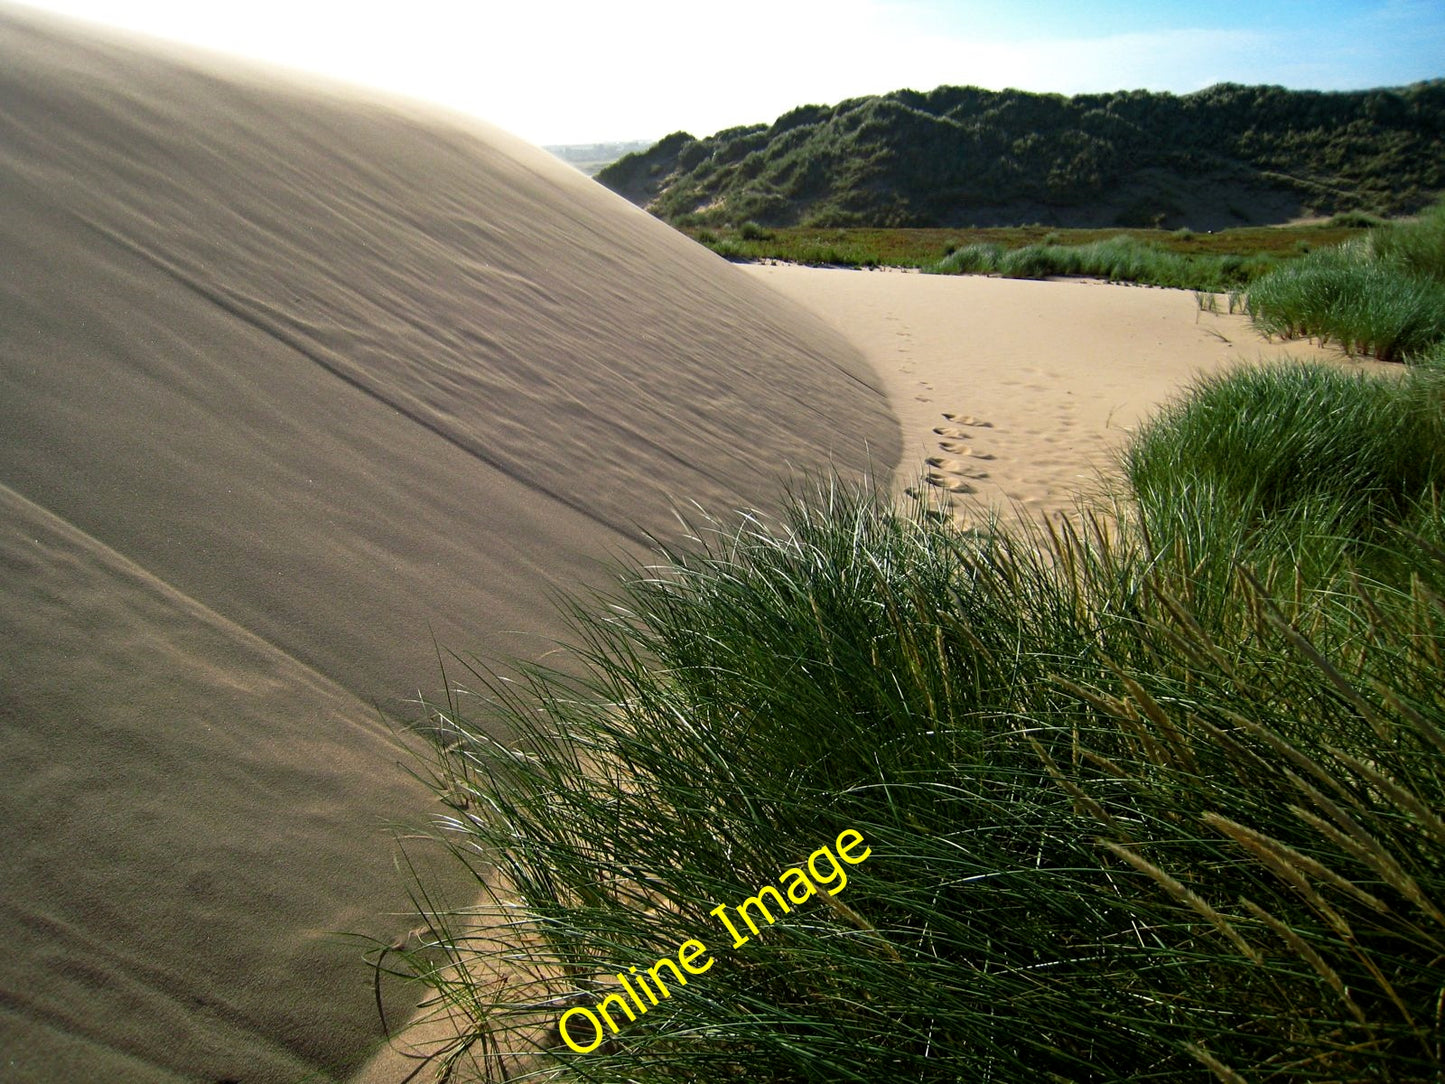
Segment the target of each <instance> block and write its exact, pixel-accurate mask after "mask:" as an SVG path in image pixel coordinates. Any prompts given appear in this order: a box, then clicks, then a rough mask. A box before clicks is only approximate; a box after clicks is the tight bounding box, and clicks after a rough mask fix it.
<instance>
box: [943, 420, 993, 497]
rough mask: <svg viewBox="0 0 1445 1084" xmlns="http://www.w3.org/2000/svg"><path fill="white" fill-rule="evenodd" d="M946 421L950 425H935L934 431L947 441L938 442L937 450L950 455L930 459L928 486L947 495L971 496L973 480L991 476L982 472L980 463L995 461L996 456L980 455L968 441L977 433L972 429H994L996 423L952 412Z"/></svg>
mask: <svg viewBox="0 0 1445 1084" xmlns="http://www.w3.org/2000/svg"><path fill="white" fill-rule="evenodd" d="M943 420H944V421H945V422H947V423H948V424H947V425H935V426H934V427H933V431H934V433H936V434H937V435H938V436H940V437H942V438H944V439H942V440H940V441H939V442H938V447H939V448H940V449H942V450H943V451H944V452H946V453H948V454H947V455H932V456H929V457H928V466H929V467H930V468H931V469H930V470H929V472H928V484H929V485H931V486H937V487H938V488H939V489H942V490H944V491H945V492H947V493H972V492H974V487H973V486H972V485H970V484H969V483H970V481H979V480H981V479H984V478H987V477H988V471H986V470H984V469H982V468H981V467H980V466H979V463H980V462H981V461H983V460H988V459H992V458H993V456H992V455H990V454H989V453H987V452H980V451H978V450H977V448H975V447H974V446H973V445H971V444H968V443H965V442H966V441H969V440H971V439H972V438H973V435H974V434H973V433H972V432H971V431H970V430H975V429H991V428H993V423H992V422H986V421H983V420H981V419H979V418H975V417H974V416H973V415H971V414H954V413H951V412H945V413H944V415H943Z"/></svg>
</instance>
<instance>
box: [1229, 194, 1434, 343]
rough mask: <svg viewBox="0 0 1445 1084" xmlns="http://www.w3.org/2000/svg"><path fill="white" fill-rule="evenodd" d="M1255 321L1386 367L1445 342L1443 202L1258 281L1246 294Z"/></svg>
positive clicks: (1274, 331)
mask: <svg viewBox="0 0 1445 1084" xmlns="http://www.w3.org/2000/svg"><path fill="white" fill-rule="evenodd" d="M1248 308H1249V312H1250V315H1251V316H1252V317H1253V319H1254V322H1255V323H1256V325H1258V326H1259V327H1260V328H1261V329H1262V330H1264V331H1266V332H1267V333H1270V334H1275V335H1280V336H1283V337H1286V338H1295V337H1302V336H1312V337H1314V338H1318V339H1320V340H1321V341H1323V342H1335V343H1338V344H1339V345H1340V346H1341V347H1343V348H1344V349H1346V350H1348V351H1351V352H1354V353H1359V354H1372V355H1374V356H1376V357H1379V358H1382V359H1384V360H1386V361H1404V360H1409V359H1412V358H1418V357H1420V356H1422V355H1425V354H1427V353H1429V352H1430V351H1431V350H1432V349H1434V348H1435V347H1436V345H1437V344H1439V343H1440V342H1442V341H1445V202H1442V203H1440V204H1437V205H1436V207H1435V208H1434V209H1433V210H1432V211H1431V212H1430V213H1428V214H1426V215H1424V216H1422V217H1421V218H1420V219H1419V220H1418V221H1416V222H1410V223H1397V224H1391V225H1387V226H1382V227H1379V228H1377V229H1374V230H1372V231H1370V233H1369V234H1367V235H1366V236H1365V237H1364V238H1361V239H1360V240H1357V241H1355V242H1352V243H1350V244H1347V245H1344V246H1341V247H1340V248H1336V249H1329V250H1325V251H1321V252H1312V253H1310V254H1309V255H1307V256H1305V257H1303V258H1302V259H1300V260H1298V261H1296V262H1294V263H1292V264H1290V265H1288V266H1286V267H1281V268H1279V269H1277V270H1275V271H1273V272H1272V273H1270V274H1268V275H1264V276H1263V277H1261V278H1259V280H1258V281H1256V282H1254V283H1253V284H1252V285H1251V286H1250V288H1249V294H1248Z"/></svg>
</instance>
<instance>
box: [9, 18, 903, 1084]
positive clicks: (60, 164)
mask: <svg viewBox="0 0 1445 1084" xmlns="http://www.w3.org/2000/svg"><path fill="white" fill-rule="evenodd" d="M0 101H3V102H4V108H3V110H0V249H3V251H4V252H5V266H4V268H3V271H0V505H3V508H4V513H3V516H0V562H3V567H4V575H3V578H0V720H3V724H4V728H5V729H4V733H5V747H4V755H3V756H0V822H3V823H4V825H5V833H4V839H3V842H0V869H3V871H4V873H3V878H4V891H3V899H0V934H3V937H4V941H5V943H6V946H7V950H6V952H5V954H4V957H3V960H0V1067H3V1068H0V1075H3V1076H4V1078H5V1079H6V1080H15V1081H27V1080H35V1081H55V1080H107V1081H154V1080H180V1079H186V1080H194V1079H208V1080H225V1079H235V1080H246V1081H252V1082H257V1081H287V1082H293V1081H295V1080H298V1079H302V1078H303V1077H304V1078H307V1079H333V1078H336V1077H338V1076H341V1075H344V1074H346V1073H348V1072H350V1071H351V1070H352V1069H354V1068H355V1066H356V1064H357V1063H358V1061H359V1060H360V1059H361V1058H362V1057H363V1056H364V1055H365V1053H366V1052H367V1049H368V1047H369V1046H370V1045H372V1044H374V1043H375V1042H376V1041H377V1038H378V1026H377V1019H376V1011H375V1008H374V1006H373V1005H372V1003H371V989H370V975H369V974H368V972H367V971H366V969H365V967H364V966H363V965H362V963H361V950H360V947H359V946H358V945H355V944H345V943H341V942H338V940H337V939H336V937H335V934H336V933H337V932H359V933H366V934H371V935H374V936H376V937H378V938H381V939H383V940H391V939H392V938H393V937H394V936H395V935H396V933H398V932H404V931H405V929H407V928H408V926H409V923H408V921H407V919H406V917H405V915H404V914H402V912H405V911H407V910H408V906H407V901H406V898H405V895H404V891H403V888H404V884H403V879H402V877H401V876H400V874H398V873H397V871H396V870H395V869H394V867H393V864H392V863H393V854H394V847H393V845H392V843H391V840H390V837H389V835H388V834H387V831H386V828H385V826H386V824H387V823H388V822H405V821H413V822H415V821H419V820H422V819H424V818H425V816H426V815H427V814H428V813H429V812H430V810H431V809H432V808H434V806H433V804H432V803H431V802H430V800H429V799H428V796H427V795H426V794H425V793H424V792H423V790H422V788H420V787H419V786H417V785H414V784H413V783H412V782H411V781H410V780H409V779H408V778H407V777H406V776H405V774H404V772H403V771H402V770H401V768H399V767H398V766H397V761H398V760H400V759H402V757H401V755H400V754H399V753H398V751H397V750H396V749H395V748H394V747H393V746H392V744H391V738H390V734H389V731H388V728H387V725H386V723H385V721H384V718H385V716H386V715H387V714H388V713H390V712H392V711H393V710H396V711H400V712H402V713H405V712H406V711H407V710H408V709H407V708H406V705H405V704H404V701H405V700H406V698H408V697H409V696H414V695H415V691H416V690H418V689H426V690H428V691H439V690H438V686H439V682H440V677H439V673H438V667H437V659H436V655H435V648H434V640H435V642H436V643H439V644H441V645H442V646H443V647H445V648H451V649H455V650H457V651H460V652H464V653H473V652H474V653H477V654H479V655H481V656H484V657H488V658H505V657H520V658H534V657H536V656H539V655H542V654H543V653H545V652H546V651H547V650H548V649H549V648H550V646H551V644H552V640H553V637H555V636H557V635H559V634H561V632H562V631H563V625H562V622H561V621H560V620H559V619H558V617H557V616H556V612H555V611H554V609H553V603H552V596H553V595H554V594H555V593H557V592H560V591H563V590H568V591H571V590H575V589H577V588H579V587H580V586H584V585H587V584H598V583H600V582H601V581H603V580H604V579H605V578H606V577H607V576H609V575H610V571H608V572H604V571H603V569H604V567H605V563H606V562H607V561H608V560H609V559H610V557H611V556H612V555H615V554H617V553H623V552H634V553H635V552H638V551H639V549H640V540H641V539H642V538H643V536H644V534H646V533H648V532H655V533H658V534H661V535H663V536H666V535H668V534H670V533H671V532H672V531H674V530H675V522H674V520H673V517H672V510H673V506H674V504H676V503H680V502H683V501H687V500H692V499H695V500H697V501H699V502H700V503H701V504H703V505H704V506H705V507H708V508H710V509H715V510H722V511H725V510H727V509H731V508H735V507H740V506H754V505H761V506H767V505H768V504H770V503H771V502H772V501H773V500H774V499H775V498H776V496H777V494H778V482H779V478H780V476H781V474H782V473H783V472H784V471H785V470H786V469H787V468H788V467H789V466H792V467H795V468H797V469H809V468H811V469H818V468H822V467H825V466H827V465H829V464H832V465H834V466H836V467H838V468H839V469H841V470H843V471H844V472H852V473H858V472H861V471H862V470H863V469H864V467H865V465H866V464H867V463H868V462H869V461H872V462H874V463H878V462H882V463H884V464H886V466H887V467H888V468H889V469H891V468H892V466H893V464H894V462H895V460H896V456H897V447H898V430H897V425H896V422H895V421H894V420H893V418H892V416H891V415H890V413H889V412H888V410H887V406H886V401H885V398H884V395H883V393H882V392H881V390H880V389H879V388H877V387H876V386H875V384H876V380H875V377H874V375H873V373H872V371H871V369H870V368H869V366H868V365H867V363H866V362H865V361H864V359H863V358H862V357H861V355H860V354H859V353H858V351H857V350H856V349H855V348H854V347H853V346H851V345H850V344H849V343H848V342H847V341H845V340H844V339H843V338H842V337H841V336H840V335H838V334H837V333H836V332H835V331H833V330H832V329H830V328H828V327H826V326H825V325H824V324H823V323H822V322H821V321H819V320H818V319H817V318H816V317H814V316H812V315H810V314H808V313H806V312H805V311H803V310H802V309H800V308H799V307H797V306H796V305H794V304H793V303H791V302H788V301H787V300H785V299H783V298H781V297H780V296H779V295H777V294H776V293H774V292H773V291H771V290H769V289H767V288H766V286H765V285H764V284H760V283H758V282H757V281H756V280H755V279H753V278H751V277H749V276H748V275H746V274H744V273H743V272H741V271H739V270H738V269H736V268H733V267H730V266H728V265H727V264H726V263H724V262H723V261H721V260H719V259H718V258H717V257H715V256H713V255H711V254H710V253H708V252H706V251H704V250H702V249H700V248H699V247H698V246H696V245H694V244H692V243H691V242H689V241H687V240H686V239H684V238H682V237H680V236H678V235H677V234H676V233H674V232H673V231H672V230H670V229H668V228H667V227H665V226H663V225H662V224H660V223H658V222H656V221H654V220H653V219H651V218H650V217H649V216H647V215H646V214H644V213H642V212H641V211H639V210H637V209H636V208H634V207H632V206H631V205H629V204H627V203H626V202H625V201H623V200H622V199H620V198H619V197H616V196H614V195H612V194H611V193H609V192H607V191H605V190H604V189H602V188H601V187H600V186H598V185H596V184H594V183H593V182H591V181H590V180H588V179H587V178H585V177H582V176H581V175H580V174H578V173H576V172H575V171H574V170H572V169H571V168H570V167H568V166H566V165H564V164H562V163H560V162H557V161H556V160H554V159H552V158H551V157H550V156H548V155H546V154H544V153H543V152H541V151H539V150H536V149H534V148H531V147H528V146H526V145H524V144H521V143H519V142H517V141H515V140H513V139H511V138H509V137H507V136H506V135H504V134H503V133H500V132H497V131H495V130H492V129H489V128H486V127H485V126H482V125H479V124H474V123H471V122H467V121H463V120H461V119H459V118H454V117H445V116H440V115H435V114H431V113H428V112H425V111H423V110H421V109H420V108H417V107H412V106H409V105H406V104H404V103H397V102H391V101H381V100H376V99H370V98H363V97H353V96H351V95H349V94H348V93H344V92H342V91H339V90H326V89H321V88H318V87H315V86H310V85H308V86H306V87H304V88H303V87H297V86H291V85H289V84H286V83H283V82H280V81H277V80H276V79H275V77H274V76H270V75H267V76H264V77H263V76H260V75H256V74H253V73H251V72H249V71H246V70H243V69H240V68H233V67H230V66H229V65H225V64H222V63H220V62H218V61H215V60H214V59H210V58H200V57H195V56H191V55H189V54H186V55H181V54H173V53H170V52H164V53H163V52H161V51H158V50H155V49H149V48H138V47H136V46H135V45H134V44H132V43H130V42H129V41H121V40H119V39H114V38H112V37H109V36H103V35H99V34H93V33H90V32H87V31H82V30H78V29H76V28H74V27H72V26H69V25H68V24H64V23H60V22H51V21H48V20H42V19H40V18H39V17H37V16H33V15H28V14H26V15H21V14H15V13H12V12H10V11H8V10H7V11H0ZM442 883H444V882H442ZM400 1008H401V1006H399V1005H397V1006H393V1010H394V1012H395V1013H399V1012H400Z"/></svg>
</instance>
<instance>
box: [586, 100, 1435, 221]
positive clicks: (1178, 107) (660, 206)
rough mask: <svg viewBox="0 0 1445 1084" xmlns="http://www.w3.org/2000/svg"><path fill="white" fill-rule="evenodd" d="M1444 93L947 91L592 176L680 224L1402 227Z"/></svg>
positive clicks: (790, 119) (824, 109)
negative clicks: (1311, 220) (1315, 220)
mask: <svg viewBox="0 0 1445 1084" xmlns="http://www.w3.org/2000/svg"><path fill="white" fill-rule="evenodd" d="M1442 123H1445V82H1442V81H1440V80H1433V81H1430V82H1427V83H1419V84H1416V85H1413V86H1408V87H1399V88H1391V89H1379V90H1368V91H1350V92H1332V93H1322V92H1317V91H1294V90H1285V89H1284V88H1282V87H1269V86H1239V85H1236V84H1220V85H1218V86H1213V87H1210V88H1208V89H1206V90H1201V91H1198V92H1197V93H1193V94H1186V95H1182V96H1176V95H1172V94H1157V93H1150V92H1147V91H1138V90H1136V91H1119V92H1116V93H1112V94H1083V95H1078V96H1075V97H1072V98H1067V97H1064V96H1062V95H1057V94H1032V93H1027V92H1024V91H1019V90H1004V91H989V90H982V89H979V88H977V87H950V86H943V87H938V88H936V89H934V90H931V91H928V92H926V93H921V92H919V91H914V90H899V91H895V92H893V93H890V94H885V95H880V96H871V97H865V98H854V99H850V100H848V101H844V102H840V103H838V104H836V105H831V106H829V105H804V106H800V107H799V108H797V109H794V110H792V111H790V112H788V113H786V114H784V115H783V116H781V117H779V118H777V119H776V120H775V121H773V122H772V123H771V124H755V125H749V126H745V127H739V128H732V129H728V130H726V131H722V132H718V133H716V134H715V135H711V136H707V137H705V138H702V139H696V138H694V137H692V136H691V135H689V134H687V133H685V132H678V133H674V134H672V135H670V136H668V137H667V138H665V139H663V140H661V141H660V142H659V143H657V144H656V145H655V146H654V147H652V148H651V149H649V150H647V151H645V152H640V153H636V154H631V155H627V156H626V157H624V158H622V159H620V160H619V161H617V162H615V163H613V164H612V165H610V166H608V167H607V168H606V169H604V170H602V171H601V172H600V173H599V174H598V175H597V177H598V180H600V181H602V182H603V183H604V184H606V185H608V186H609V187H611V188H613V189H615V190H616V191H618V192H621V193H622V194H623V195H625V196H627V197H628V198H629V199H631V200H633V201H634V202H636V203H638V204H639V205H641V206H645V207H647V208H649V209H650V210H652V211H653V212H654V213H656V214H658V215H660V216H662V217H663V218H665V219H667V220H668V221H670V222H672V223H674V224H675V225H689V224H691V225H710V226H711V225H720V224H732V225H741V224H742V223H744V222H746V221H749V220H754V221H757V222H759V223H762V224H763V225H768V226H784V225H798V226H816V227H823V226H873V227H884V226H967V225H970V224H972V225H978V226H1018V225H1022V224H1024V223H1032V222H1041V223H1044V224H1045V225H1048V226H1091V227H1109V226H1167V227H1170V228H1173V227H1178V226H1189V227H1192V228H1194V229H1198V230H1204V229H1221V228H1225V227H1231V226H1242V225H1250V224H1262V223H1278V222H1286V221H1289V220H1291V219H1294V218H1298V217H1300V216H1302V215H1308V214H1331V213H1334V212H1336V211H1351V210H1364V211H1373V212H1376V213H1383V214H1399V213H1408V212H1412V211H1414V210H1417V209H1418V208H1419V207H1420V206H1422V205H1423V204H1425V203H1427V202H1428V201H1429V199H1430V198H1431V194H1432V193H1437V192H1440V191H1441V190H1445V167H1442V163H1441V157H1440V154H1439V145H1440V140H1441V138H1442Z"/></svg>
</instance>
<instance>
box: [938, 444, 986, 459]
mask: <svg viewBox="0 0 1445 1084" xmlns="http://www.w3.org/2000/svg"><path fill="white" fill-rule="evenodd" d="M938 446H939V447H940V448H942V449H943V450H944V451H945V452H948V453H949V454H950V455H966V456H968V457H969V458H970V459H992V458H993V454H992V453H991V452H976V451H974V450H973V449H972V448H970V447H969V446H968V445H967V444H965V443H963V441H961V440H940V441H939V442H938Z"/></svg>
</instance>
